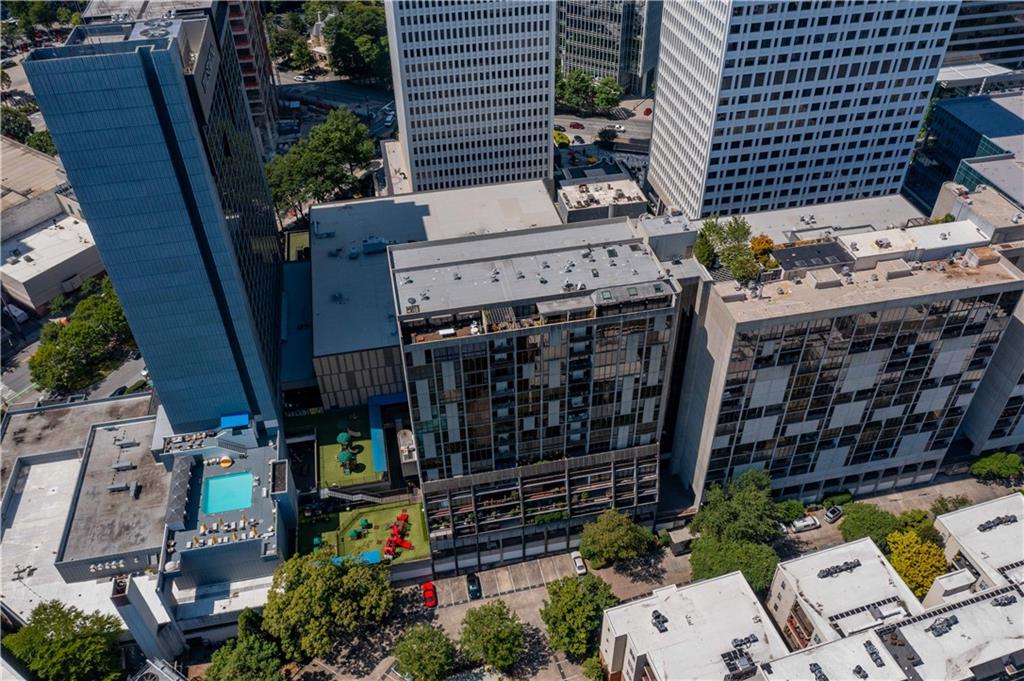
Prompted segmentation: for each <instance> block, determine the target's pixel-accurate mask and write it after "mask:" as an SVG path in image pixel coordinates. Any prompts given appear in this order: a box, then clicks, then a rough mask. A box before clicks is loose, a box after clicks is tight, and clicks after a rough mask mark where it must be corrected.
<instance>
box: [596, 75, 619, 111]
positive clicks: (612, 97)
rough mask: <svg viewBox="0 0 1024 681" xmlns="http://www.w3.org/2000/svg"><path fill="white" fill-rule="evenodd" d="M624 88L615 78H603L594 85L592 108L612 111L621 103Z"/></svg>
mask: <svg viewBox="0 0 1024 681" xmlns="http://www.w3.org/2000/svg"><path fill="white" fill-rule="evenodd" d="M625 94H626V88H624V87H622V85H620V84H619V81H618V79H616V78H615V76H605V77H604V78H602V79H600V80H599V81H597V83H595V84H594V106H596V107H597V108H598V109H614V108H615V107H617V106H618V105H619V104H620V103H621V102H622V96H623V95H625Z"/></svg>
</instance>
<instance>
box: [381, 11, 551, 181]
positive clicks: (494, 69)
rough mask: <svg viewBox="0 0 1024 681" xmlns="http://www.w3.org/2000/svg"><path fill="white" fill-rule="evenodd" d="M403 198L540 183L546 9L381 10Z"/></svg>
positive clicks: (546, 105) (547, 64)
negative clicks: (405, 190)
mask: <svg viewBox="0 0 1024 681" xmlns="http://www.w3.org/2000/svg"><path fill="white" fill-rule="evenodd" d="M385 10H386V12H387V22H388V40H389V41H390V45H391V71H392V75H393V78H394V83H395V104H396V108H397V112H398V130H399V138H400V140H401V142H402V149H403V152H404V155H405V167H406V168H407V169H408V174H409V176H410V179H411V183H412V188H411V190H412V191H424V190H430V189H446V188H453V187H465V186H471V185H481V184H494V183H499V182H515V181H517V180H532V179H537V178H550V177H551V174H552V162H553V161H552V152H551V126H552V121H553V116H554V111H555V91H554V82H555V25H556V23H555V14H556V12H555V3H554V2H553V1H552V0H522V1H520V2H506V1H502V0H475V1H472V2H460V3H439V2H418V1H415V0H396V2H389V3H386V4H385Z"/></svg>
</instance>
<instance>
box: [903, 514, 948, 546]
mask: <svg viewBox="0 0 1024 681" xmlns="http://www.w3.org/2000/svg"><path fill="white" fill-rule="evenodd" d="M898 519H899V521H900V530H901V531H904V532H913V533H914V534H916V535H917V536H918V537H919V538H920V539H921V541H925V542H930V543H932V544H935V545H936V546H943V545H945V543H946V542H945V540H944V539H943V538H942V533H940V532H939V531H938V530H936V529H935V525H933V524H932V518H931V516H930V515H928V511H926V510H924V509H923V508H915V509H911V510H909V511H904V512H903V513H900V514H899V516H898Z"/></svg>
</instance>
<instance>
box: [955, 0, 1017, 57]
mask: <svg viewBox="0 0 1024 681" xmlns="http://www.w3.org/2000/svg"><path fill="white" fill-rule="evenodd" d="M1022 23H1024V9H1022V8H1021V6H1020V4H1019V3H1016V2H1005V1H1003V2H992V1H990V0H971V1H970V2H965V3H963V5H962V6H961V7H960V13H959V15H957V18H956V24H955V25H954V26H953V34H952V35H951V36H950V38H949V47H947V48H946V56H945V59H944V63H946V64H951V65H956V64H975V63H978V62H988V63H990V64H1000V65H1003V66H1006V67H1008V68H1011V69H1024V31H1022V30H1021V24H1022Z"/></svg>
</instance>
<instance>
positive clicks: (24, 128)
mask: <svg viewBox="0 0 1024 681" xmlns="http://www.w3.org/2000/svg"><path fill="white" fill-rule="evenodd" d="M0 133H2V134H4V135H7V136H8V137H10V138H11V139H12V140H15V141H17V142H21V143H22V144H24V143H25V140H27V139H28V136H29V135H31V134H32V123H31V121H29V120H28V116H26V115H25V114H24V113H22V112H21V111H18V110H17V109H14V108H11V107H9V106H5V107H0Z"/></svg>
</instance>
